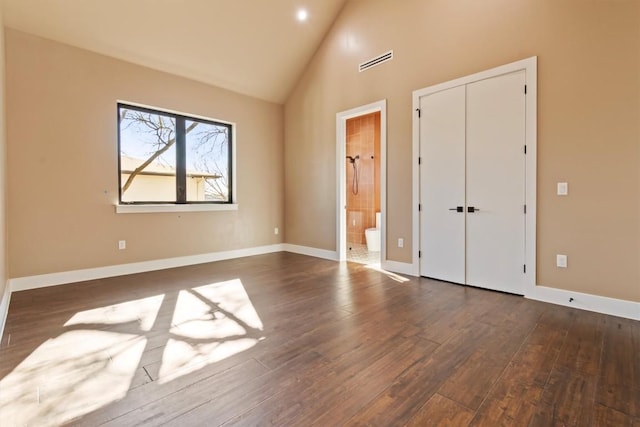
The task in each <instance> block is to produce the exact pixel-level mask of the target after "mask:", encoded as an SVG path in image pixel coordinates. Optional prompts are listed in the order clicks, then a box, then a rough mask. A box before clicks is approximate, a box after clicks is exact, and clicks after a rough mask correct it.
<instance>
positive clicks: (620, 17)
mask: <svg viewBox="0 0 640 427" xmlns="http://www.w3.org/2000/svg"><path fill="white" fill-rule="evenodd" d="M389 49H394V55H395V58H394V60H393V61H392V62H389V63H386V64H383V65H381V66H378V67H375V68H373V69H371V70H369V71H367V72H364V73H358V71H357V65H358V64H359V63H360V62H362V61H364V60H366V59H369V58H371V57H373V56H375V55H378V54H380V53H383V52H385V51H387V50H389ZM534 55H537V56H538V84H539V95H538V150H539V158H538V212H537V213H538V230H537V236H538V252H537V255H538V266H537V273H538V284H540V285H544V286H551V287H556V288H561V289H567V290H573V291H580V292H585V293H590V294H596V295H602V296H608V297H613V298H621V299H627V300H633V301H640V58H639V57H640V1H638V0H562V1H558V0H484V1H477V0H459V1H450V0H403V1H388V0H352V1H350V2H348V3H347V5H346V7H345V9H344V10H343V12H342V14H341V15H340V17H339V18H338V20H337V22H336V23H335V25H334V27H333V29H332V30H331V32H330V33H329V34H328V36H327V37H326V39H325V41H324V43H323V45H322V46H321V47H320V49H319V50H318V52H317V53H316V55H315V57H314V59H313V60H312V62H311V63H310V65H309V67H308V68H307V70H306V72H305V74H304V75H303V77H302V79H301V81H300V82H299V83H298V85H297V87H296V89H295V90H294V92H293V93H292V95H291V96H290V97H289V99H288V101H287V103H286V105H285V200H286V209H285V224H286V227H287V232H286V241H287V242H288V243H293V244H299V245H305V246H311V247H317V248H322V249H328V250H335V247H336V242H335V235H336V234H335V228H336V223H335V221H336V214H335V210H336V204H335V201H336V182H335V179H336V178H335V177H336V173H335V162H336V161H335V156H336V151H335V145H336V143H335V115H336V113H337V112H339V111H344V110H347V109H350V108H354V107H357V106H360V105H364V104H368V103H370V102H373V101H377V100H380V99H387V101H388V133H387V137H388V157H387V159H388V175H387V176H388V188H387V204H388V205H387V213H388V215H387V227H388V228H387V242H389V246H388V247H387V254H388V258H389V259H390V260H394V261H400V262H411V246H412V244H411V234H412V230H411V209H412V203H411V185H412V181H411V180H412V176H411V165H412V157H411V155H412V154H411V148H412V135H411V126H412V116H413V115H412V108H411V105H412V104H411V102H412V91H413V90H416V89H421V88H424V87H427V86H429V85H433V84H436V83H440V82H444V81H447V80H451V79H454V78H457V77H461V76H465V75H468V74H472V73H475V72H478V71H482V70H485V69H489V68H492V67H495V66H498V65H502V64H506V63H509V62H512V61H515V60H519V59H523V58H527V57H530V56H534ZM558 181H568V182H569V189H570V195H569V196H568V197H562V198H561V197H558V196H556V195H555V188H556V187H555V184H556V182H558ZM400 237H402V238H404V239H405V244H404V248H402V249H401V248H397V247H396V246H395V245H394V244H393V243H394V242H396V241H397V239H398V238H400ZM557 253H563V254H567V255H568V257H569V258H568V260H569V268H567V269H557V268H556V267H555V254H557Z"/></svg>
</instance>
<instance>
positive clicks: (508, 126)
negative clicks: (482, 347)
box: [466, 71, 525, 294]
mask: <svg viewBox="0 0 640 427" xmlns="http://www.w3.org/2000/svg"><path fill="white" fill-rule="evenodd" d="M524 85H525V72H524V71H519V72H515V73H511V74H507V75H503V76H499V77H494V78H490V79H487V80H482V81H479V82H475V83H472V84H469V85H467V98H466V99H467V123H466V130H467V139H466V142H467V144H466V145H467V146H466V148H467V153H466V163H467V166H466V190H467V207H468V211H470V210H472V209H471V207H473V208H475V209H479V211H476V212H473V213H471V212H467V214H466V220H467V223H466V233H467V236H466V237H467V238H466V274H467V284H469V285H474V286H479V287H483V288H490V289H495V290H499V291H505V292H511V293H516V294H523V290H524V274H523V267H524V254H525V241H524V237H525V214H524V204H525V154H524V145H525V94H524Z"/></svg>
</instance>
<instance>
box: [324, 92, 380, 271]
mask: <svg viewBox="0 0 640 427" xmlns="http://www.w3.org/2000/svg"><path fill="white" fill-rule="evenodd" d="M377 112H380V213H381V217H382V218H381V220H380V222H381V224H380V250H381V253H380V262H381V263H382V264H384V262H385V261H386V259H387V246H386V240H387V239H386V236H387V232H386V230H387V224H386V223H387V219H386V218H387V100H386V99H383V100H381V101H377V102H373V103H371V104H367V105H362V106H360V107H356V108H352V109H350V110H347V111H342V112H339V113H337V114H336V171H337V192H338V194H337V195H338V197H337V198H338V203H337V205H336V221H337V223H336V245H337V247H336V252H337V253H338V261H346V259H347V227H346V225H347V210H346V208H347V163H346V161H345V159H346V155H347V120H349V119H352V118H354V117H360V116H365V115H367V114H371V113H377Z"/></svg>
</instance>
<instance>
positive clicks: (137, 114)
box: [118, 104, 233, 204]
mask: <svg viewBox="0 0 640 427" xmlns="http://www.w3.org/2000/svg"><path fill="white" fill-rule="evenodd" d="M232 131H233V129H232V125H230V124H227V123H220V122H215V121H212V120H205V119H200V118H196V117H188V116H183V115H180V114H174V113H168V112H164V111H156V110H152V109H149V108H143V107H137V106H132V105H126V104H118V151H119V153H120V156H119V164H118V166H119V167H118V172H119V178H120V204H189V203H219V204H230V203H232V202H233V194H232V188H233V187H232V185H231V184H232V182H231V178H232V176H233V175H232V171H231V168H232V152H231V151H232V147H233V145H232V141H231V138H232V136H233V132H232Z"/></svg>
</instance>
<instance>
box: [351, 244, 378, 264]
mask: <svg viewBox="0 0 640 427" xmlns="http://www.w3.org/2000/svg"><path fill="white" fill-rule="evenodd" d="M347 261H351V262H357V263H360V264H367V265H369V264H379V263H380V252H369V251H368V250H367V245H364V244H361V243H347Z"/></svg>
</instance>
